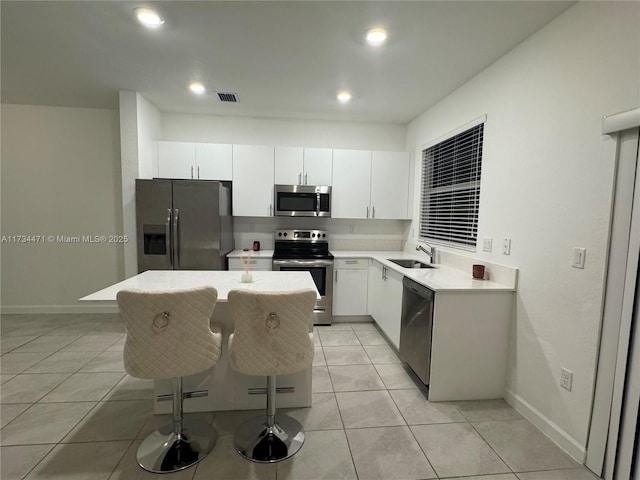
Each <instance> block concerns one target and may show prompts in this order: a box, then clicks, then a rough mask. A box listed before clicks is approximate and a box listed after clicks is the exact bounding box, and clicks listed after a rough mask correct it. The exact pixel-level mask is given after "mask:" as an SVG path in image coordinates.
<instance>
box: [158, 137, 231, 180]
mask: <svg viewBox="0 0 640 480" xmlns="http://www.w3.org/2000/svg"><path fill="white" fill-rule="evenodd" d="M231 156H232V146H231V145H230V144H228V145H226V144H216V143H193V142H158V177H161V178H182V179H194V180H196V179H200V180H231V169H232V159H231Z"/></svg>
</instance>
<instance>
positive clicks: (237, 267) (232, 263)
mask: <svg viewBox="0 0 640 480" xmlns="http://www.w3.org/2000/svg"><path fill="white" fill-rule="evenodd" d="M249 265H250V270H251V271H253V272H257V271H263V272H270V271H271V258H252V259H251V260H249ZM229 270H233V271H244V259H241V258H235V257H233V258H230V259H229Z"/></svg>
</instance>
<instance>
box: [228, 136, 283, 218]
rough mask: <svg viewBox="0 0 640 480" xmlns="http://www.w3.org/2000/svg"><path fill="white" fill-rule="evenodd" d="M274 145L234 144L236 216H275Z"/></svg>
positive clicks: (234, 211)
mask: <svg viewBox="0 0 640 480" xmlns="http://www.w3.org/2000/svg"><path fill="white" fill-rule="evenodd" d="M273 184H274V147H263V146H256V145H234V146H233V189H232V191H233V215H234V216H244V217H271V216H273Z"/></svg>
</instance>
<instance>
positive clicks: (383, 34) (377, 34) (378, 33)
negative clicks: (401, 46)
mask: <svg viewBox="0 0 640 480" xmlns="http://www.w3.org/2000/svg"><path fill="white" fill-rule="evenodd" d="M364 38H365V39H366V40H367V43H368V44H369V45H371V46H374V47H378V46H380V45H382V44H383V43H384V42H385V41H386V40H387V31H386V30H385V29H384V28H380V27H374V28H370V29H369V30H367V32H366V33H365V37H364Z"/></svg>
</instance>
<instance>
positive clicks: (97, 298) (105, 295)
mask: <svg viewBox="0 0 640 480" xmlns="http://www.w3.org/2000/svg"><path fill="white" fill-rule="evenodd" d="M243 273H244V272H238V271H234V272H229V271H220V270H218V271H206V270H202V271H200V270H198V271H195V270H148V271H146V272H143V273H140V274H138V275H136V276H135V277H131V278H128V279H126V280H123V281H122V282H119V283H116V284H115V285H111V286H110V287H107V288H104V289H102V290H99V291H97V292H95V293H92V294H90V295H87V296H86V297H82V298H81V299H80V300H79V301H80V302H108V303H115V301H116V294H117V293H118V292H119V291H120V290H122V289H125V288H127V289H128V288H135V289H139V290H151V291H153V290H179V289H184V288H195V287H201V286H205V285H211V286H213V287H215V288H216V289H217V290H218V302H226V301H227V295H228V294H229V291H230V290H233V289H241V288H242V289H247V290H256V291H259V292H265V291H275V292H287V291H291V290H299V289H303V288H312V289H314V290H316V292H317V288H316V284H315V283H314V282H313V278H312V277H311V274H310V273H309V272H259V271H252V272H251V274H252V275H253V283H242V282H240V277H241V276H242V274H243ZM317 297H318V298H320V294H319V293H317Z"/></svg>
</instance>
